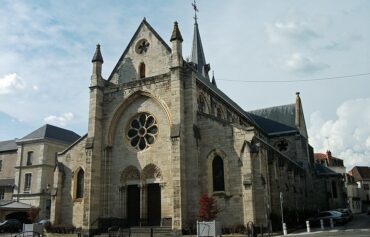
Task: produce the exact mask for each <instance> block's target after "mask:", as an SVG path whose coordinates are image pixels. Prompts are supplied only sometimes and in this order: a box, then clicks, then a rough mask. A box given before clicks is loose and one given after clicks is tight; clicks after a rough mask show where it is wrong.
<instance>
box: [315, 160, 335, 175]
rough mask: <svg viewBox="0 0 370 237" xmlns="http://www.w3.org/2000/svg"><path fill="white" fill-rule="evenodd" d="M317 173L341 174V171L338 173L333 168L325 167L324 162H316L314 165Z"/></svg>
mask: <svg viewBox="0 0 370 237" xmlns="http://www.w3.org/2000/svg"><path fill="white" fill-rule="evenodd" d="M314 170H315V173H316V174H317V175H319V176H338V175H340V174H339V173H336V172H334V171H332V170H331V169H329V168H327V167H325V166H324V165H322V164H318V163H316V164H315V166H314Z"/></svg>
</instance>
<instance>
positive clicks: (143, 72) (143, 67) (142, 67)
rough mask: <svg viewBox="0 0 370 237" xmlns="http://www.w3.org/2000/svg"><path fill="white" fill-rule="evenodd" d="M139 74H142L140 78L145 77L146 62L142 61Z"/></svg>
mask: <svg viewBox="0 0 370 237" xmlns="http://www.w3.org/2000/svg"><path fill="white" fill-rule="evenodd" d="M139 75H140V78H145V63H140V66H139Z"/></svg>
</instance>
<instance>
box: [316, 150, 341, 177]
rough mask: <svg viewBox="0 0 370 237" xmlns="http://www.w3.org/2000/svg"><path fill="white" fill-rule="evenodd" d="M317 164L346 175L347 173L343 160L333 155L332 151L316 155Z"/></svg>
mask: <svg viewBox="0 0 370 237" xmlns="http://www.w3.org/2000/svg"><path fill="white" fill-rule="evenodd" d="M315 162H316V163H319V164H322V165H324V166H326V167H328V168H329V169H331V170H332V171H334V172H336V173H339V174H342V175H344V174H345V173H346V167H345V166H344V163H343V160H342V159H339V158H337V157H334V156H332V155H331V151H329V150H328V151H326V153H315Z"/></svg>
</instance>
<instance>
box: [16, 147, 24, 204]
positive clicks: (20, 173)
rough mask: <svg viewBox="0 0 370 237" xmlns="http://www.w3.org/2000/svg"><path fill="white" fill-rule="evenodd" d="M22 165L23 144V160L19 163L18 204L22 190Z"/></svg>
mask: <svg viewBox="0 0 370 237" xmlns="http://www.w3.org/2000/svg"><path fill="white" fill-rule="evenodd" d="M22 164H23V143H22V144H21V160H20V162H19V175H18V193H17V202H19V193H20V190H21V178H22Z"/></svg>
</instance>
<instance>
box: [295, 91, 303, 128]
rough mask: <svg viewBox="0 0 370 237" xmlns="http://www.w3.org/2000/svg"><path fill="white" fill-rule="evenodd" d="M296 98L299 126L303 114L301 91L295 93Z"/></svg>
mask: <svg viewBox="0 0 370 237" xmlns="http://www.w3.org/2000/svg"><path fill="white" fill-rule="evenodd" d="M295 94H296V95H297V96H296V99H295V126H297V127H298V128H299V127H301V114H302V103H301V97H299V92H296V93H295Z"/></svg>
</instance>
